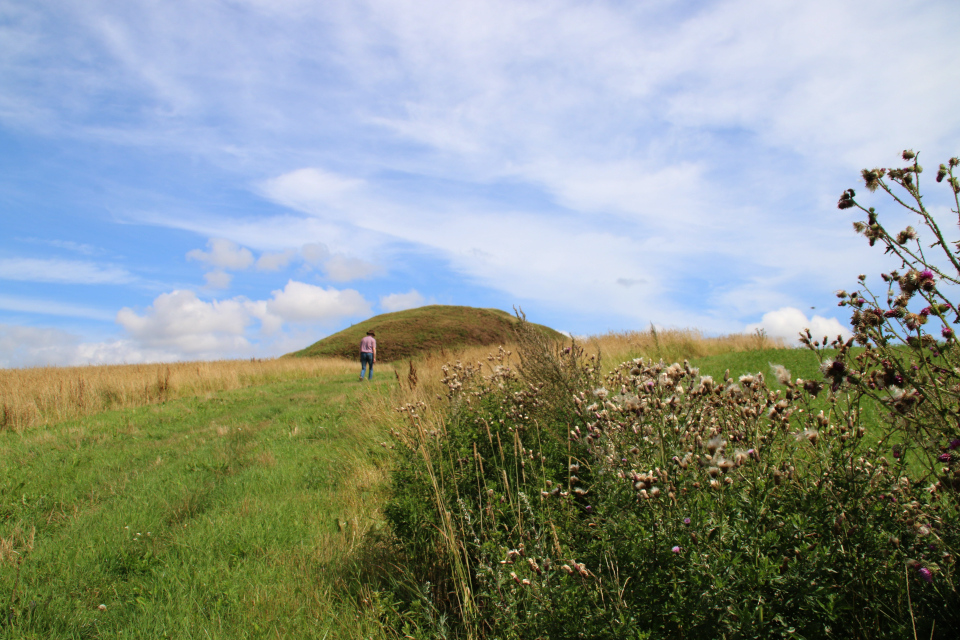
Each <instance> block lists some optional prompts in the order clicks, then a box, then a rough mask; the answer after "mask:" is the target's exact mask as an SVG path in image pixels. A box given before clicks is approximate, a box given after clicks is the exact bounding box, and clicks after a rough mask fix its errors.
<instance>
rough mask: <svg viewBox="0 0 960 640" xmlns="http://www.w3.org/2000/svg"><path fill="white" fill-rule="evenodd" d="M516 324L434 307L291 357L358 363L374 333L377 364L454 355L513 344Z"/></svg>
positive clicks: (479, 312) (505, 317) (363, 326)
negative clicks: (364, 343)
mask: <svg viewBox="0 0 960 640" xmlns="http://www.w3.org/2000/svg"><path fill="white" fill-rule="evenodd" d="M516 322H517V319H516V318H515V317H514V316H512V315H510V314H509V313H506V312H505V311H500V310H499V309H477V308H474V307H460V306H452V305H431V306H427V307H419V308H417V309H409V310H407V311H397V312H395V313H385V314H382V315H379V316H376V317H373V318H370V319H369V320H365V321H363V322H361V323H358V324H355V325H353V326H352V327H349V328H347V329H344V330H343V331H341V332H339V333H335V334H333V335H332V336H327V337H326V338H324V339H323V340H320V341H319V342H316V343H314V344H312V345H311V346H309V347H307V348H306V349H303V350H301V351H296V352H294V353H291V354H289V355H291V356H294V357H329V356H337V357H341V358H356V357H357V354H358V353H359V349H360V340H361V339H362V338H363V336H364V335H366V333H367V331H369V330H371V329H373V330H374V331H376V334H377V358H378V359H379V360H383V361H385V362H394V361H398V360H405V359H410V358H415V357H417V356H419V355H421V354H424V353H429V352H434V351H440V350H441V349H444V350H445V351H446V352H447V353H448V354H451V356H453V353H454V352H455V351H456V350H458V349H462V348H464V347H470V346H486V345H494V346H496V345H505V344H509V343H512V342H514V341H515V339H516V338H515V336H514V326H515V325H516ZM533 326H535V327H538V328H539V329H540V330H541V331H543V332H544V333H545V334H546V335H547V336H549V337H550V338H553V339H557V340H560V339H563V335H561V334H560V333H558V332H556V331H554V330H553V329H550V328H549V327H544V326H541V325H533Z"/></svg>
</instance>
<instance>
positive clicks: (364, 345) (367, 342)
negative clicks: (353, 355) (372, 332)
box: [360, 336, 377, 353]
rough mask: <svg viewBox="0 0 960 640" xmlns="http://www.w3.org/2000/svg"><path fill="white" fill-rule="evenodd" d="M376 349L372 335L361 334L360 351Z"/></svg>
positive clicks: (370, 351)
mask: <svg viewBox="0 0 960 640" xmlns="http://www.w3.org/2000/svg"><path fill="white" fill-rule="evenodd" d="M376 350H377V341H376V340H374V338H373V336H363V340H361V341H360V353H373V352H374V351H376Z"/></svg>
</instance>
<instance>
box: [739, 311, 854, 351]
mask: <svg viewBox="0 0 960 640" xmlns="http://www.w3.org/2000/svg"><path fill="white" fill-rule="evenodd" d="M758 329H762V330H763V331H764V332H766V334H767V335H769V336H771V337H775V338H783V339H784V340H785V341H786V342H787V343H788V344H794V343H797V342H798V336H799V334H800V332H801V331H803V330H804V329H810V331H812V332H813V337H814V338H816V339H818V340H819V339H820V338H822V337H823V336H827V337H828V338H830V339H831V340H832V339H833V338H835V337H837V336H838V335H840V336H843V337H844V339H846V338H849V337H850V335H851V334H850V330H849V329H847V328H846V327H845V326H843V325H842V324H840V321H839V320H837V319H836V318H824V317H823V316H816V315H815V316H813V317H812V318H807V316H806V314H804V313H803V312H802V311H800V310H799V309H795V308H793V307H782V308H780V309H777V310H776V311H770V312H767V313H765V314H763V317H762V318H761V319H760V322H755V323H753V324H749V325H747V328H746V331H747V332H753V331H756V330H758Z"/></svg>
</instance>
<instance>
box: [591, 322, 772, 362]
mask: <svg viewBox="0 0 960 640" xmlns="http://www.w3.org/2000/svg"><path fill="white" fill-rule="evenodd" d="M582 344H583V346H584V347H585V348H586V349H587V352H588V353H591V352H596V351H598V350H599V351H600V353H601V355H602V356H603V364H604V365H605V366H606V367H607V368H612V367H614V366H615V365H617V364H619V363H621V362H624V361H626V360H632V359H633V358H641V357H642V358H653V359H654V360H660V359H663V360H664V361H666V362H682V361H683V360H685V359H691V358H703V357H706V356H718V355H722V354H724V353H735V352H740V351H758V350H760V349H787V348H789V347H788V346H787V345H786V344H785V343H784V342H783V340H782V339H781V338H771V337H770V336H767V335H766V334H764V333H762V332H756V333H733V334H729V335H725V336H715V337H709V336H704V335H703V333H702V332H701V331H699V330H697V329H663V330H656V329H654V328H652V327H651V328H650V329H648V330H645V331H615V332H611V333H606V334H603V335H600V336H591V337H589V338H587V339H586V340H584V341H583V342H582Z"/></svg>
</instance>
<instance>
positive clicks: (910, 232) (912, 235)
mask: <svg viewBox="0 0 960 640" xmlns="http://www.w3.org/2000/svg"><path fill="white" fill-rule="evenodd" d="M916 239H917V230H916V229H914V228H913V227H909V226H908V227H907V228H906V229H904V230H903V231H901V232H900V233H898V234H897V244H901V245H903V244H907V242H909V241H910V240H916Z"/></svg>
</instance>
